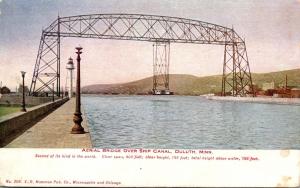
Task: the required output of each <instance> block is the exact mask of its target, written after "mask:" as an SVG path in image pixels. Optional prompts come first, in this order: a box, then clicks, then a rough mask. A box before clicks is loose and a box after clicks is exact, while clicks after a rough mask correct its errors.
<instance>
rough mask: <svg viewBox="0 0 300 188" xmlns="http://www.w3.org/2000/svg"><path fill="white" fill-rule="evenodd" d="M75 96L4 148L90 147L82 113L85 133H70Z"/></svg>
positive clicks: (89, 139) (85, 121)
mask: <svg viewBox="0 0 300 188" xmlns="http://www.w3.org/2000/svg"><path fill="white" fill-rule="evenodd" d="M74 109H75V98H72V99H71V100H69V101H68V102H66V103H65V104H63V105H62V106H61V107H59V108H58V109H56V110H55V111H53V112H52V113H50V114H49V115H47V116H46V117H45V118H43V119H42V120H40V121H39V122H37V123H36V124H35V125H33V126H32V127H31V128H30V129H28V130H27V131H26V132H24V133H23V134H22V135H20V136H19V137H17V138H16V139H14V140H13V141H12V142H10V143H9V144H7V145H6V146H5V147H6V148H91V147H92V142H91V137H90V133H89V130H88V127H87V120H86V117H85V116H84V113H83V122H82V126H83V127H84V130H85V131H86V132H87V133H85V134H71V128H72V126H73V124H74V122H73V114H74V111H75V110H74Z"/></svg>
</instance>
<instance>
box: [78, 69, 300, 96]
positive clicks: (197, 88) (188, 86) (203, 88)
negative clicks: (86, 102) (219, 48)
mask: <svg viewBox="0 0 300 188" xmlns="http://www.w3.org/2000/svg"><path fill="white" fill-rule="evenodd" d="M285 75H287V76H288V85H290V86H296V87H300V69H293V70H286V71H280V72H271V73H259V74H258V73H253V74H252V79H253V83H254V84H257V85H258V86H259V87H261V86H262V84H263V83H266V82H272V81H273V80H274V81H275V84H276V85H277V86H278V85H280V84H284V82H285ZM221 83H222V76H221V75H216V76H205V77H197V76H192V75H185V74H172V75H170V90H171V91H174V93H175V94H178V95H200V94H207V93H214V92H220V91H221ZM151 90H152V77H148V78H144V79H141V80H137V81H134V82H128V83H122V84H96V85H88V86H85V87H83V88H82V92H83V93H86V94H98V93H102V94H103V93H107V94H111V93H121V94H139V93H148V92H149V91H151Z"/></svg>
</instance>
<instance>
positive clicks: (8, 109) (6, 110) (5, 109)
mask: <svg viewBox="0 0 300 188" xmlns="http://www.w3.org/2000/svg"><path fill="white" fill-rule="evenodd" d="M20 109H21V108H20V107H16V106H0V117H1V116H5V115H7V114H11V113H14V112H18V111H20Z"/></svg>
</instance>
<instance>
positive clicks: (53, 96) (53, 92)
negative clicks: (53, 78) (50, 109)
mask: <svg viewBox="0 0 300 188" xmlns="http://www.w3.org/2000/svg"><path fill="white" fill-rule="evenodd" d="M52 102H54V83H52Z"/></svg>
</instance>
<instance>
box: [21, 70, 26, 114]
mask: <svg viewBox="0 0 300 188" xmlns="http://www.w3.org/2000/svg"><path fill="white" fill-rule="evenodd" d="M21 74H22V80H23V86H22V88H23V89H22V90H23V92H22V93H23V99H22V108H21V111H22V112H26V108H25V82H24V79H25V74H26V72H25V71H21Z"/></svg>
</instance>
